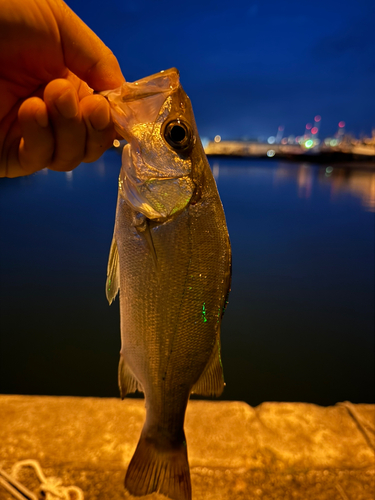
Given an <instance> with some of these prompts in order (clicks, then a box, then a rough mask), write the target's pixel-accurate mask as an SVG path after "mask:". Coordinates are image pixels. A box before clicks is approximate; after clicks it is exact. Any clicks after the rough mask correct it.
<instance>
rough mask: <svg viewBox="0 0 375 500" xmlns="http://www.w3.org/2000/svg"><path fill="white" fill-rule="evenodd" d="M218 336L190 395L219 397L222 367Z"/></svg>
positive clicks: (222, 385) (222, 386) (222, 383)
mask: <svg viewBox="0 0 375 500" xmlns="http://www.w3.org/2000/svg"><path fill="white" fill-rule="evenodd" d="M220 351H221V346H220V336H218V338H217V339H216V344H215V347H214V349H213V351H212V354H211V357H210V359H209V361H208V363H207V365H206V367H205V369H204V370H203V373H202V375H201V376H200V377H199V379H198V381H197V382H196V383H195V384H194V385H193V388H192V391H191V392H192V393H194V394H199V395H201V396H216V397H217V396H220V394H221V393H222V392H223V390H224V375H223V366H222V363H221V354H220Z"/></svg>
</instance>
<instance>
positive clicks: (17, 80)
mask: <svg viewBox="0 0 375 500" xmlns="http://www.w3.org/2000/svg"><path fill="white" fill-rule="evenodd" d="M123 81H124V77H123V76H122V74H121V70H120V67H119V65H118V62H117V60H116V58H115V56H114V55H113V54H112V52H111V51H110V50H109V48H108V47H106V46H105V45H104V44H103V42H102V41H101V40H100V39H99V38H98V37H97V36H96V35H95V34H94V33H93V32H92V31H91V30H90V29H89V28H88V27H87V26H86V25H85V24H84V23H83V21H81V19H79V18H78V17H77V16H76V14H74V13H73V12H72V11H71V10H70V9H69V7H68V6H67V5H66V4H65V3H64V2H63V1H62V0H1V9H0V96H1V98H0V177H5V176H6V177H17V176H21V175H27V174H31V173H33V172H36V171H38V170H41V169H43V168H46V167H48V168H50V169H52V170H60V171H69V170H72V169H73V168H75V167H76V166H78V165H79V164H80V163H81V162H82V161H84V162H90V161H95V160H96V159H98V158H99V157H100V155H101V154H102V153H103V152H104V151H105V150H106V149H108V147H110V146H111V144H112V142H113V139H114V138H115V137H116V132H115V130H114V127H113V123H112V119H111V114H110V109H109V104H108V102H107V100H106V99H105V98H104V97H102V96H100V95H97V94H93V89H94V90H97V91H100V90H107V89H111V88H116V87H118V86H120V85H121V84H122V83H123ZM90 87H92V88H90Z"/></svg>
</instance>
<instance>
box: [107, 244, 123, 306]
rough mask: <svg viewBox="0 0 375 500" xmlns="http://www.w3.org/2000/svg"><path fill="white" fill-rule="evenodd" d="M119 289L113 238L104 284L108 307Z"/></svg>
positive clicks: (115, 246) (116, 257) (117, 261)
mask: <svg viewBox="0 0 375 500" xmlns="http://www.w3.org/2000/svg"><path fill="white" fill-rule="evenodd" d="M119 289H120V266H119V258H118V250H117V244H116V240H115V237H113V238H112V243H111V249H110V251H109V259H108V267H107V281H106V284H105V294H106V296H107V300H108V302H109V305H111V303H112V302H113V301H114V300H115V298H116V295H117V293H118V291H119Z"/></svg>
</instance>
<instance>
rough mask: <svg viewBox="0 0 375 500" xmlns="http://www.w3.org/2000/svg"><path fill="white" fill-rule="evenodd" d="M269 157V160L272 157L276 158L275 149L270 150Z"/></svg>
mask: <svg viewBox="0 0 375 500" xmlns="http://www.w3.org/2000/svg"><path fill="white" fill-rule="evenodd" d="M267 156H268V157H269V158H272V156H275V151H274V150H273V149H269V150H268V151H267Z"/></svg>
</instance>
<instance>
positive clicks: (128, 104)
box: [100, 68, 180, 142]
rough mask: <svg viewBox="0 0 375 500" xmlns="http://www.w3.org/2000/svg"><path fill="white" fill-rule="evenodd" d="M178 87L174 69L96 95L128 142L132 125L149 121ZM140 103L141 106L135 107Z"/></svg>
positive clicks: (178, 80) (177, 73) (178, 78)
mask: <svg viewBox="0 0 375 500" xmlns="http://www.w3.org/2000/svg"><path fill="white" fill-rule="evenodd" d="M179 87H180V74H179V71H178V70H177V69H176V68H170V69H167V70H163V71H160V72H159V73H156V74H154V75H151V76H147V77H145V78H142V79H141V80H137V81H136V82H133V83H131V82H125V83H123V84H122V85H121V87H118V88H117V89H114V90H106V91H103V92H100V94H101V95H103V96H104V97H106V98H107V99H108V101H109V103H110V105H111V111H112V115H113V117H114V123H115V128H116V130H117V132H118V133H119V134H120V135H122V136H123V137H124V138H125V139H126V140H127V141H128V142H130V141H131V135H129V131H130V130H131V129H132V127H133V125H134V124H137V123H145V122H153V121H154V120H155V118H156V117H157V115H158V113H159V110H160V108H161V106H162V104H163V102H164V101H165V100H166V99H167V98H168V97H169V96H170V95H171V94H172V93H173V92H175V91H176V90H177V89H178V88H179ZM139 101H142V105H141V106H140V105H139Z"/></svg>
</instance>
